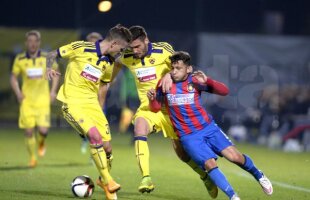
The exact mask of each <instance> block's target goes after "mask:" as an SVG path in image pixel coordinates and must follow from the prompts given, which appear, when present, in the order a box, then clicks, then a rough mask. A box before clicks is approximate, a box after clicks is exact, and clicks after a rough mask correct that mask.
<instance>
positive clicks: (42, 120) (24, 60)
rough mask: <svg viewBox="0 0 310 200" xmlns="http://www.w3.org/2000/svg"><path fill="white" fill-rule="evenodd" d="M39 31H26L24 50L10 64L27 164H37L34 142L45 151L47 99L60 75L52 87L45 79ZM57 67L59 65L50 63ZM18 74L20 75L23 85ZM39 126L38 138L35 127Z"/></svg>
mask: <svg viewBox="0 0 310 200" xmlns="http://www.w3.org/2000/svg"><path fill="white" fill-rule="evenodd" d="M40 43H41V34H40V32H39V31H36V30H32V31H29V32H27V33H26V42H25V44H26V48H27V49H26V52H24V53H20V54H18V55H17V56H16V58H15V60H14V64H13V67H12V75H11V80H10V83H11V87H12V89H13V90H14V93H15V94H16V96H17V99H18V102H19V103H20V113H19V122H18V126H19V128H22V129H25V142H26V146H27V149H28V152H29V154H30V162H29V166H30V167H35V166H36V165H37V156H36V152H35V150H36V143H38V147H39V148H38V154H39V156H44V155H45V152H46V145H45V138H46V136H47V134H48V129H49V127H50V103H51V102H53V101H54V100H55V98H56V90H57V87H58V82H59V78H58V77H55V78H53V80H52V85H51V89H50V88H49V82H48V80H46V79H45V77H44V74H45V71H46V55H47V53H46V52H43V51H41V50H40ZM52 67H53V68H54V69H55V70H57V68H58V65H57V63H54V65H53V66H52ZM18 76H21V77H22V88H21V89H20V87H19V81H18ZM36 127H37V129H38V134H37V139H36V137H35V134H34V133H35V128H36Z"/></svg>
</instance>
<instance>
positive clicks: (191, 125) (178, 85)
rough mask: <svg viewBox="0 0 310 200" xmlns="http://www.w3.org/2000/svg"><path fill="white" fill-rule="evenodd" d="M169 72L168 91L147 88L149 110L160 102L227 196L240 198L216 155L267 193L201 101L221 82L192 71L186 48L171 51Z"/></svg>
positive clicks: (221, 88) (220, 88) (263, 180)
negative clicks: (257, 183) (172, 52)
mask: <svg viewBox="0 0 310 200" xmlns="http://www.w3.org/2000/svg"><path fill="white" fill-rule="evenodd" d="M170 59H171V63H172V70H171V76H172V79H173V81H174V83H173V84H172V87H171V90H170V92H166V93H163V92H162V89H161V88H160V87H157V88H156V91H155V90H154V89H151V90H149V91H148V93H147V96H148V98H149V100H150V107H151V110H152V111H154V112H158V111H160V109H161V106H162V105H161V103H162V102H165V106H166V107H167V108H168V110H169V116H170V119H171V121H172V124H173V126H174V129H175V130H176V132H177V135H178V137H179V138H180V141H181V143H182V145H183V147H184V149H185V150H186V152H187V153H188V154H189V155H190V157H191V158H192V159H193V160H194V161H195V162H196V163H198V164H199V166H200V167H201V168H202V169H204V170H206V171H207V172H208V174H209V176H210V177H211V179H212V180H213V182H214V183H215V184H216V185H217V186H218V187H219V188H220V189H221V190H222V191H223V192H224V193H225V194H226V195H227V196H228V197H229V199H231V200H240V198H239V197H238V196H237V194H236V193H235V191H234V190H233V188H232V186H231V185H230V184H229V182H228V181H227V179H226V177H225V176H224V174H223V173H222V172H221V171H220V170H219V169H218V166H217V163H216V159H217V155H220V156H224V157H225V158H226V159H227V160H229V161H230V162H232V163H235V164H236V165H238V166H240V167H241V168H242V169H244V170H246V171H247V172H249V173H250V174H252V175H253V176H254V178H255V179H256V180H257V181H258V182H259V184H260V185H261V187H262V188H263V190H264V192H265V193H266V194H267V195H271V194H272V192H273V188H272V184H271V182H270V181H269V179H268V178H267V177H266V176H264V174H263V173H262V172H261V171H260V170H258V169H257V168H256V166H255V165H254V163H253V161H252V159H251V158H250V157H249V156H247V155H245V154H241V153H240V152H239V151H238V150H237V148H236V147H235V146H234V145H233V143H232V142H231V141H230V140H229V138H228V137H227V136H226V135H225V134H224V133H223V131H222V130H221V129H220V128H219V127H218V126H217V124H216V123H215V122H214V120H213V119H212V116H211V115H210V114H208V112H207V111H206V110H205V108H204V107H203V105H202V104H201V92H202V91H205V92H209V93H214V94H218V95H222V96H225V95H227V94H228V88H227V87H226V85H224V84H223V83H221V82H218V81H215V80H212V79H211V78H210V77H207V76H206V75H205V74H204V73H203V72H201V71H197V72H195V73H193V74H191V72H192V70H193V69H192V66H191V63H190V59H191V57H190V55H189V54H188V53H186V52H175V53H174V54H173V55H172V56H171V57H170Z"/></svg>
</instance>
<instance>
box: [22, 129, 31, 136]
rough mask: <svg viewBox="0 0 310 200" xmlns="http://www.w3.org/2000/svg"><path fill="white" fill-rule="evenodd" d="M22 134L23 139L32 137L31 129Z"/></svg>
mask: <svg viewBox="0 0 310 200" xmlns="http://www.w3.org/2000/svg"><path fill="white" fill-rule="evenodd" d="M24 134H25V137H32V136H33V129H26V130H25V133H24Z"/></svg>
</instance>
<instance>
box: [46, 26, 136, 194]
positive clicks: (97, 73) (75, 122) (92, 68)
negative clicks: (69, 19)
mask: <svg viewBox="0 0 310 200" xmlns="http://www.w3.org/2000/svg"><path fill="white" fill-rule="evenodd" d="M130 40H131V34H130V32H129V30H128V29H127V28H125V27H123V26H121V25H117V26H115V27H113V28H111V29H110V30H109V32H108V34H107V35H106V37H105V39H104V40H98V41H97V42H95V43H92V42H84V41H77V42H73V43H71V44H68V45H65V46H62V47H60V48H59V49H57V50H55V51H52V52H50V53H49V55H48V60H47V67H48V68H49V70H48V73H47V76H48V77H53V76H57V75H59V74H57V73H56V72H55V71H53V70H51V68H50V67H51V66H52V63H53V62H54V60H55V58H56V57H57V56H59V57H61V58H66V59H68V60H69V62H68V66H67V69H66V74H65V79H64V84H63V85H62V86H61V88H60V90H59V92H58V95H57V99H58V100H60V101H62V102H63V107H62V110H63V114H64V118H65V119H66V120H67V121H68V123H69V124H70V125H71V126H72V127H73V128H75V129H76V130H77V131H78V132H79V133H80V134H81V135H83V136H86V137H87V138H88V141H89V143H90V152H91V155H92V158H93V160H94V162H95V164H96V167H97V169H98V171H99V174H100V178H99V179H98V180H97V184H98V185H99V186H100V187H101V188H102V189H103V190H104V191H105V194H106V199H108V200H114V199H117V195H116V191H117V190H119V189H120V185H119V184H118V183H116V182H115V181H114V180H113V178H112V177H111V175H110V173H109V167H108V166H109V158H110V155H111V153H112V146H111V143H110V140H111V134H110V129H109V124H108V121H107V119H106V117H105V115H104V113H103V112H102V106H103V105H104V100H105V95H106V92H107V83H108V82H109V81H110V78H111V73H112V68H113V64H114V63H113V60H114V56H115V55H117V54H119V53H120V52H121V51H122V50H123V49H125V48H126V47H127V45H128V43H129V42H130ZM98 98H99V100H98ZM101 177H102V178H101Z"/></svg>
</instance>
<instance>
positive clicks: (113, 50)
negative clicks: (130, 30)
mask: <svg viewBox="0 0 310 200" xmlns="http://www.w3.org/2000/svg"><path fill="white" fill-rule="evenodd" d="M127 46H128V42H126V41H124V40H116V41H114V42H112V44H111V47H110V50H109V52H108V53H109V54H110V55H111V56H113V57H114V58H115V57H116V55H118V54H119V53H121V52H122V51H124V50H125V49H126V48H127Z"/></svg>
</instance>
